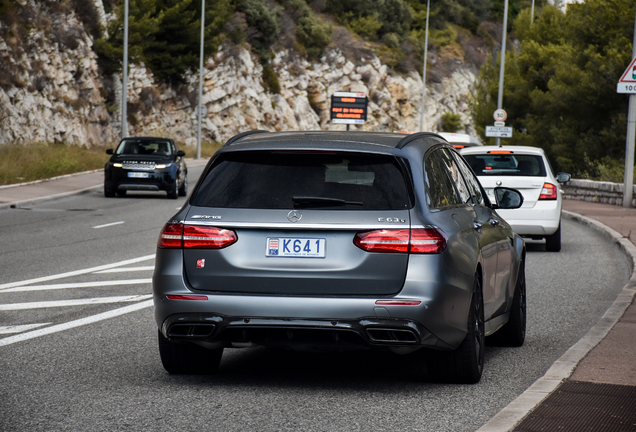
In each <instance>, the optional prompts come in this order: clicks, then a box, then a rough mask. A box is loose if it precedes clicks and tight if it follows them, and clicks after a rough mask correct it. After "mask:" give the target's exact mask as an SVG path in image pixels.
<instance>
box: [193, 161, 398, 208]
mask: <svg viewBox="0 0 636 432" xmlns="http://www.w3.org/2000/svg"><path fill="white" fill-rule="evenodd" d="M191 202H192V204H193V205H195V206H203V207H221V208H255V209H290V208H312V209H331V210H401V209H406V208H410V200H409V190H408V188H407V184H406V181H405V176H404V174H403V172H402V168H401V166H400V164H399V163H398V162H397V160H396V159H395V158H394V157H391V156H376V155H366V154H360V153H315V152H309V153H307V152H303V153H300V152H299V153H293V152H236V153H227V154H223V155H221V156H220V157H219V158H218V159H217V160H216V161H215V163H214V166H213V167H212V169H211V170H210V171H209V172H208V174H207V176H206V178H205V180H204V181H203V182H202V183H201V186H200V187H199V189H198V190H197V192H196V194H195V196H194V197H193V198H192V201H191Z"/></svg>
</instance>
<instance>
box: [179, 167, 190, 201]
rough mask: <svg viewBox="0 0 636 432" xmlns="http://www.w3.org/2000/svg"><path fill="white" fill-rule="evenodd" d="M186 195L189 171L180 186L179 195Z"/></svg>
mask: <svg viewBox="0 0 636 432" xmlns="http://www.w3.org/2000/svg"><path fill="white" fill-rule="evenodd" d="M186 195H188V174H187V173H186V175H185V176H184V178H183V184H182V185H181V187H180V188H179V196H182V197H184V196H186Z"/></svg>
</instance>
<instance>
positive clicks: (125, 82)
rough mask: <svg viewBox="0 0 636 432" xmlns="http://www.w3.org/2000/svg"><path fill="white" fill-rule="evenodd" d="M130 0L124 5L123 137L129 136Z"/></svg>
mask: <svg viewBox="0 0 636 432" xmlns="http://www.w3.org/2000/svg"><path fill="white" fill-rule="evenodd" d="M127 111H128V0H126V1H125V6H124V66H123V76H122V89H121V138H122V139H124V138H126V136H128V112H127Z"/></svg>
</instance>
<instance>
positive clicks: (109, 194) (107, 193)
mask: <svg viewBox="0 0 636 432" xmlns="http://www.w3.org/2000/svg"><path fill="white" fill-rule="evenodd" d="M104 196H105V197H106V198H112V197H114V196H115V191H113V190H110V189H107V188H106V186H104Z"/></svg>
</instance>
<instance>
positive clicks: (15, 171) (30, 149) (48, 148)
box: [0, 142, 222, 185]
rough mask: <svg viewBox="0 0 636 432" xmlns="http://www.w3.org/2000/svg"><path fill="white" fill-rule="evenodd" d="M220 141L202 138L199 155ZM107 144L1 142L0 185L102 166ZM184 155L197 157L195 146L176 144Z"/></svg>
mask: <svg viewBox="0 0 636 432" xmlns="http://www.w3.org/2000/svg"><path fill="white" fill-rule="evenodd" d="M221 145H222V143H217V142H202V143H201V158H205V159H207V158H209V157H211V156H212V155H213V154H214V153H215V152H216V151H217V150H218V149H219V148H220V147H221ZM113 147H114V146H107V147H91V148H86V147H83V146H69V145H65V144H46V143H38V144H29V145H23V144H5V145H0V185H8V184H16V183H25V182H30V181H35V180H44V179H49V178H52V177H58V176H62V175H66V174H74V173H79V172H83V171H92V170H96V169H101V168H104V164H105V163H106V162H107V161H108V159H109V158H110V156H108V155H107V154H106V149H107V148H113ZM179 147H180V148H182V149H183V150H185V152H186V157H188V158H194V157H196V154H197V151H196V147H192V146H189V147H188V146H179Z"/></svg>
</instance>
